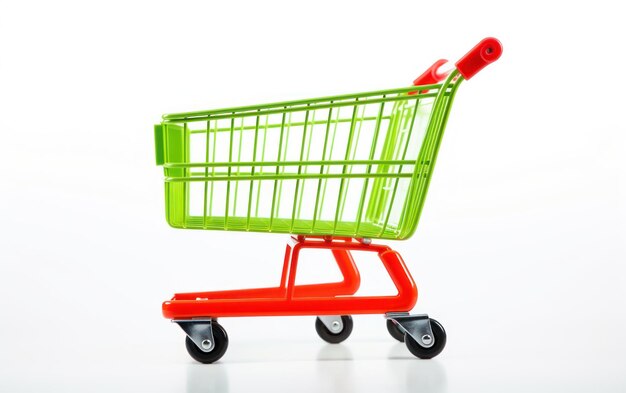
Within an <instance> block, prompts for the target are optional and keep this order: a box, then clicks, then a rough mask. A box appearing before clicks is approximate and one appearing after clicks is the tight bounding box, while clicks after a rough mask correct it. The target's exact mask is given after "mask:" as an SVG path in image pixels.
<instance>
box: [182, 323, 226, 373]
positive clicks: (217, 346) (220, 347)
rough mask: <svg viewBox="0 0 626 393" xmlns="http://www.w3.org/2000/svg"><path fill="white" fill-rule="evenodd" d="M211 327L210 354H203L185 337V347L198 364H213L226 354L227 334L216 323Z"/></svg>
mask: <svg viewBox="0 0 626 393" xmlns="http://www.w3.org/2000/svg"><path fill="white" fill-rule="evenodd" d="M212 327H213V339H214V340H215V343H214V344H213V345H214V346H213V349H212V350H211V351H210V352H204V351H202V350H201V349H200V348H198V346H197V345H196V344H195V343H194V342H193V341H191V339H190V338H189V336H186V339H185V346H186V347H187V352H189V355H190V356H191V357H192V358H194V359H195V360H196V361H198V362H200V363H205V364H206V363H213V362H216V361H218V360H219V359H220V358H221V357H222V356H224V354H225V353H226V349H228V334H226V330H224V328H223V327H222V325H220V324H219V323H217V322H213V323H212Z"/></svg>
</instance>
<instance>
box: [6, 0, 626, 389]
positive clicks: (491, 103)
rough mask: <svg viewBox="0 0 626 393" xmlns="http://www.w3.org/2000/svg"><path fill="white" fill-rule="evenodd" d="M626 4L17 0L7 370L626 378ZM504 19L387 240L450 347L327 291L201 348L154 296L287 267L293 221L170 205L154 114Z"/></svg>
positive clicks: (43, 382)
mask: <svg viewBox="0 0 626 393" xmlns="http://www.w3.org/2000/svg"><path fill="white" fill-rule="evenodd" d="M614 4H615V5H614ZM617 4H618V3H617V2H611V1H594V2H572V1H567V2H561V3H558V2H554V3H549V2H546V1H540V2H531V1H527V2H522V3H514V2H502V1H499V2H497V1H496V2H485V1H479V2H478V1H474V2H454V1H447V2H424V3H421V2H419V3H418V2H406V3H400V2H397V3H396V2H391V1H389V2H377V3H371V2H363V1H360V2H341V1H332V2H325V1H318V2H315V3H300V2H295V1H292V2H270V1H262V2H250V3H242V2H222V3H219V4H217V3H215V4H212V3H210V2H171V3H169V4H168V3H164V2H157V1H142V2H139V1H137V2H131V1H107V2H100V3H96V2H81V1H76V2H68V1H54V2H31V1H19V2H6V1H2V2H1V3H0V168H1V173H2V179H1V181H0V190H1V191H0V391H2V392H19V391H38V392H39V391H44V390H48V391H80V392H84V391H134V390H136V391H153V392H156V391H168V392H172V391H187V392H195V391H227V390H229V391H251V390H252V389H254V390H255V391H270V390H272V391H276V390H279V391H280V390H287V389H292V391H312V392H313V391H315V392H318V391H342V392H344V391H366V390H372V391H381V390H386V391H397V392H401V391H435V392H446V391H488V390H494V391H541V390H545V391H568V392H571V391H574V390H580V391H591V390H592V389H593V390H594V391H624V390H625V389H626V374H625V373H624V370H625V369H626V355H625V353H626V335H625V334H624V332H625V331H626V314H625V312H624V310H625V308H626V304H625V303H626V302H625V296H626V278H625V276H626V269H625V268H624V263H625V262H626V246H625V241H626V202H625V201H626V154H625V153H626V125H625V124H626V122H625V120H624V116H623V112H624V97H623V95H622V94H623V93H622V92H623V90H624V87H626V86H625V83H624V78H623V71H622V70H623V67H624V64H625V61H626V56H625V54H624V46H623V37H625V36H626V29H625V28H624V24H623V13H621V12H619V11H618V10H619V9H620V8H619V7H620V6H619V5H617ZM491 35H493V36H495V37H498V38H499V39H500V40H501V41H502V43H503V45H504V54H503V56H502V58H501V59H500V60H499V61H498V62H497V63H495V64H493V65H491V66H489V67H488V68H486V69H485V70H483V71H482V72H481V73H480V74H479V75H477V76H476V77H475V78H474V79H472V80H471V81H468V82H466V83H464V85H463V86H462V87H461V88H460V91H459V94H458V95H457V99H456V101H455V106H454V108H453V111H452V115H451V118H450V122H449V124H448V128H447V131H446V137H445V138H444V143H443V144H442V149H441V152H440V156H439V160H438V167H437V169H436V171H435V175H434V177H433V182H432V184H431V188H430V193H429V198H428V200H427V203H426V206H425V209H424V213H423V215H422V218H421V222H420V226H419V228H418V231H417V234H416V235H415V236H414V237H413V238H411V239H409V240H408V241H405V242H395V243H393V242H392V244H391V245H392V246H393V247H394V248H396V249H397V250H398V251H400V252H401V253H402V254H403V256H404V259H405V260H406V261H407V264H408V266H409V268H410V269H411V271H412V273H413V276H414V277H415V279H416V281H417V283H418V287H419V288H420V299H419V301H418V304H417V307H416V309H415V311H416V312H428V313H429V314H430V315H432V316H434V317H435V318H437V319H438V320H440V321H441V322H442V323H443V325H444V326H445V327H446V330H447V332H448V345H447V348H446V349H445V351H444V352H443V353H442V355H441V356H439V357H438V358H436V359H435V360H432V361H420V360H416V359H414V358H413V357H412V356H411V355H410V354H409V353H408V351H407V350H406V348H404V346H403V345H401V344H397V343H394V341H393V340H392V339H391V338H390V337H389V336H388V334H387V332H386V330H385V327H384V321H383V319H382V318H381V317H380V316H361V317H355V327H354V332H353V335H352V337H350V339H349V340H347V341H346V342H345V343H344V344H341V345H339V346H330V345H326V344H324V343H322V342H321V340H320V339H319V338H318V337H317V336H316V334H315V331H314V328H313V318H311V317H308V318H264V319H231V320H224V321H223V325H224V326H225V327H226V329H227V331H228V332H229V335H230V349H229V351H228V352H227V353H226V355H225V356H224V358H223V359H222V360H221V361H220V363H219V364H216V365H213V366H202V365H199V364H196V363H194V362H193V361H192V360H191V359H190V358H189V357H188V355H187V353H186V352H185V349H184V344H183V337H184V335H183V333H182V331H180V330H179V329H178V328H177V327H176V326H175V325H172V324H170V323H169V322H168V321H166V320H165V319H163V318H162V316H161V311H160V306H161V302H162V301H163V300H165V299H167V298H169V297H170V296H171V295H172V294H173V293H174V292H175V291H186V290H211V289H228V288H245V287H255V286H266V285H267V286H272V285H276V284H277V282H278V280H279V274H280V267H281V262H282V252H283V245H284V242H285V241H286V236H276V235H263V234H245V233H244V234H241V233H237V234H235V233H222V232H203V231H181V230H174V229H171V228H170V227H168V226H167V224H166V223H165V219H164V207H163V200H164V198H163V184H162V178H163V174H162V170H161V168H159V167H156V166H155V165H154V149H153V134H152V126H153V124H154V123H158V122H159V120H160V116H161V114H163V113H166V112H177V111H190V110H201V109H208V108H214V107H222V106H229V105H240V104H252V103H262V102H267V101H276V100H283V99H296V98H306V97H313V96H317V95H330V94H340V93H347V92H359V91H368V90H375V89H381V88H390V87H399V86H405V85H408V84H409V83H410V82H411V81H412V80H413V78H415V77H416V76H417V75H419V74H420V73H421V72H422V71H423V70H424V69H425V68H426V67H428V66H429V65H430V64H432V62H433V61H434V60H436V59H438V58H441V57H444V58H448V59H450V60H456V59H457V58H459V57H460V56H461V55H463V54H464V53H465V51H467V50H468V49H469V48H471V47H472V46H473V45H474V44H475V43H476V42H478V41H479V40H480V39H481V38H483V37H485V36H491ZM330 266H331V265H330V262H329V261H326V260H319V261H316V262H313V261H312V262H311V263H310V264H306V265H303V266H302V270H301V272H302V275H303V277H308V279H309V280H315V279H324V278H330V279H332V278H334V277H335V276H334V272H333V271H332V270H331V269H326V267H330ZM361 268H362V269H363V271H362V274H363V285H364V289H366V290H368V291H372V292H376V291H378V290H382V289H385V288H386V287H387V282H386V281H385V280H383V279H381V277H382V276H381V275H380V274H379V273H381V271H380V270H381V269H380V267H379V266H377V265H376V266H375V265H373V264H364V265H363V266H361ZM294 389H295V390H294Z"/></svg>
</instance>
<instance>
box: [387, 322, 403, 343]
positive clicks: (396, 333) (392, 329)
mask: <svg viewBox="0 0 626 393" xmlns="http://www.w3.org/2000/svg"><path fill="white" fill-rule="evenodd" d="M387 331H388V332H389V334H391V337H393V338H395V339H396V340H398V341H400V342H401V343H403V342H404V333H402V332H401V331H400V328H398V325H396V324H395V323H393V321H392V320H391V319H388V320H387Z"/></svg>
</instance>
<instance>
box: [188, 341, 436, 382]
mask: <svg viewBox="0 0 626 393" xmlns="http://www.w3.org/2000/svg"><path fill="white" fill-rule="evenodd" d="M386 358H387V360H388V361H387V362H385V363H384V365H383V367H384V369H385V370H380V371H381V372H383V373H384V374H386V375H387V376H388V378H391V379H393V381H395V382H394V386H395V387H394V391H397V392H420V393H446V392H447V391H448V387H447V375H446V370H445V367H444V365H443V364H442V363H440V362H439V361H438V360H437V359H432V360H420V359H416V358H415V357H413V356H411V355H410V354H407V350H406V347H405V346H404V345H403V344H400V343H396V344H394V345H393V346H392V347H391V348H390V350H389V352H388V354H387V357H386ZM316 359H317V362H314V365H312V367H311V369H310V370H309V372H311V373H312V374H313V375H315V379H316V380H317V381H319V384H320V386H319V387H320V388H321V389H322V391H336V392H342V393H343V392H346V393H350V392H357V391H360V390H361V389H362V388H363V373H364V372H365V371H364V370H367V367H365V368H363V363H362V362H355V361H353V360H354V356H353V354H352V351H351V350H350V348H349V347H348V346H346V345H330V344H329V345H324V346H323V347H322V348H320V350H319V352H318V354H317V357H316ZM303 360H304V359H300V358H298V359H294V358H293V357H291V359H282V360H277V361H279V362H282V361H288V362H294V361H295V362H298V361H303ZM364 360H365V359H364ZM377 360H380V359H377ZM255 362H256V361H254V360H249V361H248V362H244V363H255ZM266 362H267V359H266ZM270 362H272V360H270ZM241 363H242V362H233V363H230V362H224V363H223V362H219V363H216V364H212V365H202V364H197V363H195V364H189V365H188V366H187V393H196V392H204V393H206V392H228V391H229V390H230V381H229V375H228V370H227V368H229V366H231V365H234V364H239V365H241ZM308 364H310V363H309V362H306V361H305V362H304V363H303V367H305V368H306V367H307V365H308ZM240 370H241V369H240ZM253 374H254V375H256V373H253ZM241 377H242V376H241V375H239V376H238V378H241ZM251 377H252V376H251ZM257 377H258V375H257ZM265 377H268V376H265ZM265 377H264V378H263V379H266V378H265ZM270 378H271V376H270ZM258 382H261V383H262V381H258ZM296 390H297V389H296Z"/></svg>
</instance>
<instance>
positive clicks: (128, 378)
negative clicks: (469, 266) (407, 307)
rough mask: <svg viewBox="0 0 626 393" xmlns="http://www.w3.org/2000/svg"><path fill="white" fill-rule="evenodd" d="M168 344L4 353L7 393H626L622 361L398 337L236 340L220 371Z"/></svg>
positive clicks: (0, 369) (2, 381)
mask: <svg viewBox="0 0 626 393" xmlns="http://www.w3.org/2000/svg"><path fill="white" fill-rule="evenodd" d="M177 342H178V343H179V344H182V340H177ZM169 344H174V342H170V343H169ZM169 344H168V345H163V346H161V345H157V346H139V345H136V344H135V345H133V344H132V342H130V341H129V345H128V346H123V347H113V348H109V349H101V350H98V351H90V352H88V353H87V352H82V353H78V352H74V353H71V352H69V351H68V350H67V348H61V347H59V348H58V350H57V351H56V352H49V353H47V357H29V358H21V359H17V358H15V357H13V358H9V357H7V356H3V353H2V352H0V392H1V393H5V392H7V393H19V392H37V393H39V392H81V393H82V392H107V393H110V392H115V393H119V392H133V393H134V392H142V393H143V392H150V393H158V392H168V393H169V392H187V393H211V392H224V393H234V392H254V393H262V392H272V393H277V392H278V393H279V392H284V391H287V392H297V393H307V392H315V393H320V392H337V393H351V392H376V393H380V392H393V393H403V392H411V393H445V392H463V393H467V392H481V393H484V392H497V393H501V392H507V393H510V392H520V393H521V392H524V393H526V392H567V393H574V392H585V393H586V392H602V393H606V392H610V393H612V392H620V393H623V392H626V374H625V373H624V369H626V361H625V360H626V359H625V358H624V356H622V355H619V356H620V357H616V356H613V357H609V356H606V355H605V356H590V355H580V356H571V355H569V356H568V355H566V354H562V355H561V356H555V355H554V354H550V355H546V356H537V353H536V352H533V351H526V352H516V353H510V354H509V355H494V354H469V353H467V352H465V351H461V350H459V349H458V348H459V346H458V345H457V346H456V347H450V348H448V352H447V353H446V352H444V353H443V354H442V355H441V356H440V357H437V358H435V359H432V360H419V359H416V358H414V357H413V356H412V355H411V354H410V353H409V352H408V350H407V349H406V348H405V346H404V345H403V344H400V343H395V342H393V341H392V339H390V338H389V339H387V340H380V341H367V340H351V341H348V342H346V343H342V344H339V345H331V344H325V343H320V342H319V341H315V340H302V341H290V340H288V339H285V340H280V341H277V340H271V339H269V340H267V341H259V342H255V341H250V340H245V339H240V338H237V339H233V341H232V342H231V347H230V348H229V349H228V352H227V353H226V355H225V356H224V357H223V358H222V359H221V360H220V361H219V362H218V363H216V364H212V365H203V364H199V363H196V362H194V361H193V360H192V359H191V358H190V357H189V356H188V355H187V353H186V352H185V349H184V345H169ZM14 353H15V352H14ZM5 354H6V352H5Z"/></svg>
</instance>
